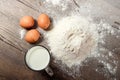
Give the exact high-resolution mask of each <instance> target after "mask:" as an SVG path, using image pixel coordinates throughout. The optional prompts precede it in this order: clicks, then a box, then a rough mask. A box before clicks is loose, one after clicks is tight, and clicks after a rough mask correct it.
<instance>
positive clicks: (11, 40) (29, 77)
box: [0, 0, 120, 80]
mask: <svg viewBox="0 0 120 80" xmlns="http://www.w3.org/2000/svg"><path fill="white" fill-rule="evenodd" d="M87 1H88V2H89V1H91V0H71V1H70V3H68V6H69V8H68V9H66V10H65V11H62V10H61V6H59V5H56V6H55V5H52V4H50V3H44V2H45V0H12V1H11V0H1V1H0V16H1V17H0V79H3V80H8V79H9V80H15V79H17V80H33V79H34V80H39V79H41V80H47V79H48V78H46V77H45V76H46V75H45V76H44V75H43V74H40V73H37V72H33V71H31V70H29V69H28V68H27V67H26V66H25V64H24V54H25V52H26V51H27V50H28V49H29V48H30V47H32V46H34V45H30V44H28V43H27V42H25V41H24V40H21V39H20V34H19V32H20V30H21V29H22V28H21V27H20V26H19V19H20V18H21V17H22V16H24V15H31V16H33V17H34V18H35V19H37V17H38V15H39V14H40V13H42V12H44V13H47V14H48V15H49V16H50V17H51V18H52V19H53V21H57V20H59V19H61V18H63V17H65V16H69V15H70V14H71V13H74V14H75V13H76V14H81V13H82V12H81V10H79V11H78V12H77V11H76V10H75V9H76V8H78V9H80V8H81V6H83V5H84V4H85V3H86V2H87ZM116 1H117V2H115V3H114V2H113V1H112V0H109V1H108V0H93V4H94V7H95V8H94V9H98V8H97V7H100V6H101V4H104V5H107V6H109V8H108V7H105V9H103V13H102V10H101V11H99V10H96V11H97V13H98V12H99V13H100V15H96V14H95V13H93V14H92V15H94V14H95V16H94V17H95V18H96V19H98V20H100V19H101V18H104V19H106V21H108V22H109V23H111V24H114V21H117V22H119V21H120V20H119V19H120V17H119V16H120V9H119V8H120V5H118V3H119V0H116ZM104 5H103V6H104ZM110 8H111V10H112V11H107V9H110ZM92 11H94V10H92ZM86 14H88V13H87V12H86ZM110 16H112V17H110ZM109 17H110V18H109ZM111 40H112V39H111ZM115 41H116V40H115ZM117 41H118V42H119V40H117ZM39 44H42V45H45V46H46V47H47V48H49V47H48V46H47V43H46V42H44V41H43V42H42V43H39ZM35 45H38V44H35ZM109 46H111V45H109V44H108V45H106V47H108V48H110V49H112V48H113V47H116V46H117V47H119V45H117V42H116V43H115V44H114V46H112V47H109ZM119 51H120V50H119V49H117V50H116V51H115V53H119ZM118 57H119V55H118ZM94 61H95V60H93V61H91V63H92V64H89V66H86V67H83V68H82V76H76V78H73V77H71V76H68V75H67V73H64V71H62V70H61V68H60V67H59V65H60V64H56V63H54V61H53V62H52V63H51V66H52V68H53V71H54V72H55V76H56V77H57V78H59V79H60V80H79V79H83V80H88V79H89V80H93V78H91V75H89V74H91V73H92V76H95V77H94V79H97V78H98V77H99V80H105V79H106V77H104V75H102V74H98V73H96V72H95V71H94V69H93V68H94V67H95V63H96V65H97V62H94ZM119 62H120V61H119ZM118 66H119V65H118ZM92 67H93V68H92ZM68 70H69V69H68ZM86 70H88V72H87V71H86ZM91 70H93V71H91ZM119 70H120V69H118V72H117V73H116V75H118V76H117V79H119ZM69 71H71V70H69ZM71 72H74V70H72V71H71ZM86 75H87V76H86ZM85 77H86V78H85Z"/></svg>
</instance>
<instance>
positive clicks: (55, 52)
mask: <svg viewBox="0 0 120 80" xmlns="http://www.w3.org/2000/svg"><path fill="white" fill-rule="evenodd" d="M113 34H115V31H114V29H113V27H111V26H110V25H109V24H107V23H104V22H102V21H101V22H100V23H99V24H98V23H94V21H93V20H92V19H91V18H90V17H83V16H80V15H79V16H77V15H76V16H68V17H64V18H63V19H61V20H59V21H57V23H55V24H54V28H53V29H52V30H50V31H48V32H47V33H46V35H45V36H46V38H47V42H48V46H49V47H50V49H51V55H52V56H53V57H54V58H55V61H56V62H57V60H60V61H61V62H62V63H63V64H65V65H67V67H68V68H72V67H73V66H78V67H80V66H82V65H83V64H82V62H84V61H87V60H86V59H87V58H92V57H95V58H96V59H97V58H98V57H101V56H102V57H103V59H102V58H101V59H99V58H98V59H97V60H98V61H99V63H102V64H103V65H104V67H105V68H106V69H107V70H108V71H109V72H110V73H111V74H115V72H116V70H117V61H116V60H114V61H113V62H114V63H113V62H112V63H111V62H108V61H107V59H111V58H106V57H108V56H110V54H111V57H112V58H114V56H113V55H112V53H111V52H110V51H109V50H107V49H106V48H105V47H102V46H101V45H100V44H105V43H106V42H105V40H104V39H105V37H106V36H107V35H113ZM102 50H103V52H106V54H103V53H101V52H102ZM109 61H110V60H109ZM87 62H89V61H87ZM112 64H114V65H112ZM77 70H78V69H77V68H75V69H74V71H76V72H77ZM96 71H98V69H97V68H96ZM73 74H74V73H73ZM73 74H70V75H73Z"/></svg>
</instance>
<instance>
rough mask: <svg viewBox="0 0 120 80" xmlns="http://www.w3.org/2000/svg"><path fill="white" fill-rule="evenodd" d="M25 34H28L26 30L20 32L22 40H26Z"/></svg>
mask: <svg viewBox="0 0 120 80" xmlns="http://www.w3.org/2000/svg"><path fill="white" fill-rule="evenodd" d="M25 33H26V30H25V29H20V32H19V34H20V39H23V38H24V36H25Z"/></svg>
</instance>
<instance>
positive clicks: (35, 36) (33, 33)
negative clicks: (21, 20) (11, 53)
mask: <svg viewBox="0 0 120 80" xmlns="http://www.w3.org/2000/svg"><path fill="white" fill-rule="evenodd" d="M40 38H41V35H40V33H39V32H38V31H37V30H36V29H31V30H29V31H28V32H27V33H26V35H25V40H26V41H27V42H29V43H35V42H37V41H38V40H39V39H40Z"/></svg>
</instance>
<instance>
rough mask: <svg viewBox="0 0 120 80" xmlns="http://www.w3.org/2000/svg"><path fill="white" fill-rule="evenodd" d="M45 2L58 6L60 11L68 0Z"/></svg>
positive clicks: (64, 7)
mask: <svg viewBox="0 0 120 80" xmlns="http://www.w3.org/2000/svg"><path fill="white" fill-rule="evenodd" d="M46 2H47V3H50V4H52V6H55V7H60V8H61V10H62V11H65V10H66V9H67V8H68V4H69V2H70V0H46Z"/></svg>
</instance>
